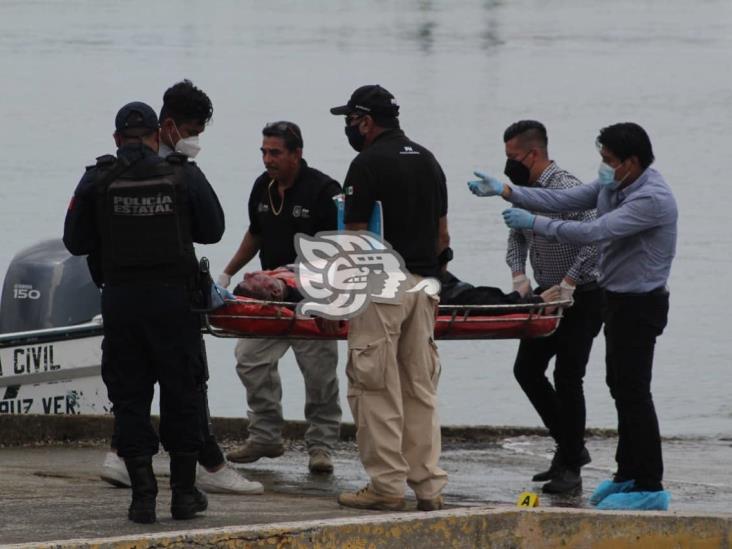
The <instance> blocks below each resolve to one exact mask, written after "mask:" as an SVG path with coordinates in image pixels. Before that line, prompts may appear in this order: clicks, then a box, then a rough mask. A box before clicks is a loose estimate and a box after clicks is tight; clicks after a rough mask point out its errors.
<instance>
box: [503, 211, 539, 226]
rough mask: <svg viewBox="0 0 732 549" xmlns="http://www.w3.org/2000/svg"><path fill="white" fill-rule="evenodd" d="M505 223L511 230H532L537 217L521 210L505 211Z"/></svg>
mask: <svg viewBox="0 0 732 549" xmlns="http://www.w3.org/2000/svg"><path fill="white" fill-rule="evenodd" d="M502 215H503V221H504V222H505V223H506V225H507V226H508V227H509V228H510V229H532V228H533V227H534V221H535V220H536V216H535V215H534V214H532V213H531V212H527V211H526V210H522V209H521V208H509V209H507V210H503V213H502Z"/></svg>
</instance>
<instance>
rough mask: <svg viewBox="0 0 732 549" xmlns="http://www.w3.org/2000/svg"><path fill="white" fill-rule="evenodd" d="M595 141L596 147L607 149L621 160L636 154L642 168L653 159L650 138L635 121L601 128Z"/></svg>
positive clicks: (648, 164) (651, 162)
mask: <svg viewBox="0 0 732 549" xmlns="http://www.w3.org/2000/svg"><path fill="white" fill-rule="evenodd" d="M596 143H597V146H598V147H605V148H606V149H608V150H609V151H610V152H612V153H613V154H614V155H615V156H617V157H618V159H619V160H621V161H622V160H627V159H628V158H630V157H631V156H637V157H638V161H639V162H640V163H641V166H643V169H644V170H645V169H646V168H647V167H648V166H650V165H651V164H653V161H654V160H655V157H654V156H653V147H652V146H651V139H650V138H649V137H648V134H647V133H646V130H644V129H643V128H641V127H640V126H639V125H638V124H636V123H635V122H620V123H619V124H613V125H612V126H607V127H606V128H602V129H601V130H600V135H598V136H597V141H596Z"/></svg>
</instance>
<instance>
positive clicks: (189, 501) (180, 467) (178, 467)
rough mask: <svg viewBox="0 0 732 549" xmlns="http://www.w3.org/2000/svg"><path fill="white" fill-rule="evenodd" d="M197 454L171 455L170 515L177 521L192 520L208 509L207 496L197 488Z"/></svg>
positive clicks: (178, 453) (181, 453) (180, 453)
mask: <svg viewBox="0 0 732 549" xmlns="http://www.w3.org/2000/svg"><path fill="white" fill-rule="evenodd" d="M197 458H198V454H197V453H183V452H171V453H170V488H171V490H172V491H173V497H172V499H171V502H170V513H171V514H172V515H173V518H174V519H176V520H187V519H192V518H193V517H194V516H195V515H196V513H200V512H202V511H205V510H206V509H208V499H207V498H206V494H204V493H203V492H201V491H200V490H199V489H198V488H196V486H195V482H196V460H197Z"/></svg>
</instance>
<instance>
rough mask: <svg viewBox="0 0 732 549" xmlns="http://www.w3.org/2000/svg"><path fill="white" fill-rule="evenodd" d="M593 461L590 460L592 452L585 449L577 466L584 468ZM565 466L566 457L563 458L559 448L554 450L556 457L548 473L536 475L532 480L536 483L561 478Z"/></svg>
mask: <svg viewBox="0 0 732 549" xmlns="http://www.w3.org/2000/svg"><path fill="white" fill-rule="evenodd" d="M591 461H592V458H590V452H588V451H587V448H586V447H583V448H582V452H581V453H580V455H579V463H577V465H576V466H577V467H584V466H585V465H587V464H588V463H590V462H591ZM565 466H566V463H565V460H564V457H563V456H562V453H561V451H560V450H559V447H557V448H556V449H555V450H554V457H553V458H552V463H551V465H550V466H549V469H547V470H546V471H542V472H541V473H536V474H535V475H534V476H533V477H531V480H533V481H534V482H546V481H547V480H553V479H555V478H559V477H560V476H561V474H562V470H563V469H564V467H565Z"/></svg>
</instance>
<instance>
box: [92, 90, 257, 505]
mask: <svg viewBox="0 0 732 549" xmlns="http://www.w3.org/2000/svg"><path fill="white" fill-rule="evenodd" d="M212 116H213V105H212V103H211V99H209V97H208V95H206V94H205V93H204V92H203V91H202V90H200V89H199V88H197V87H196V86H194V85H193V83H192V82H191V81H190V80H183V81H181V82H178V83H176V84H174V85H173V86H171V87H170V88H168V89H167V90H166V91H165V94H164V95H163V106H162V108H161V109H160V117H159V120H160V149H159V150H158V154H159V155H160V156H161V157H162V158H167V157H168V155H171V154H174V153H177V154H182V155H184V156H186V157H188V158H194V157H195V156H196V155H198V153H199V152H200V149H201V147H200V144H199V141H198V140H199V136H200V135H201V134H202V133H203V132H204V131H205V129H206V125H207V124H208V123H209V122H210V120H211V117H212ZM201 348H202V352H203V353H204V355H203V356H204V357H205V356H206V355H205V352H206V349H205V342H204V341H203V337H201ZM205 378H206V381H208V367H207V368H206V376H205ZM205 389H206V387H204V391H203V392H202V393H201V395H202V397H203V398H204V399H205V402H204V403H203V405H202V406H201V409H202V411H203V412H204V414H205V416H204V418H203V421H202V426H203V428H204V441H205V442H204V446H203V448H202V449H201V451H200V453H199V454H198V463H199V468H198V474H197V475H196V486H197V487H198V488H200V489H201V490H203V491H205V492H211V493H220V494H261V493H262V492H263V491H264V488H263V486H262V484H261V483H259V482H256V481H250V480H247V479H245V478H244V477H243V476H242V475H240V474H239V473H238V472H237V471H235V470H234V469H233V468H232V467H231V466H230V465H229V464H227V462H226V460H225V459H224V454H223V452H222V451H221V448H220V447H219V445H218V443H217V442H216V437H215V436H214V434H213V431H212V429H211V419H210V417H209V412H208V393H207V391H206V390H205ZM115 439H116V437H113V440H112V450H111V451H110V452H109V453H108V454H107V456H106V457H105V459H104V465H103V467H102V475H101V476H102V479H103V480H106V481H107V482H110V483H111V484H114V485H118V486H119V485H122V486H129V485H130V480H129V477H128V476H127V469H126V467H125V466H124V463H123V462H122V460H121V459H120V458H119V457H118V456H117V454H116V452H115V448H116V440H115Z"/></svg>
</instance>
